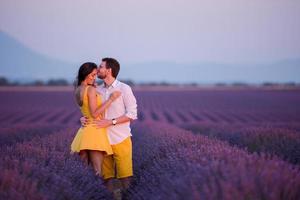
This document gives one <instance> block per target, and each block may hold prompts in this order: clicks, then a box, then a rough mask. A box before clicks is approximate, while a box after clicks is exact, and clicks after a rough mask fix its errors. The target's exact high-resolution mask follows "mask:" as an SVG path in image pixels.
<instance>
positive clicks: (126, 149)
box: [102, 137, 133, 179]
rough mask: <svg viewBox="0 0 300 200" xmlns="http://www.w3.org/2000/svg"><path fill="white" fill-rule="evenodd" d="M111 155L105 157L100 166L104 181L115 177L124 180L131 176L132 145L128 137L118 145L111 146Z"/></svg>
mask: <svg viewBox="0 0 300 200" xmlns="http://www.w3.org/2000/svg"><path fill="white" fill-rule="evenodd" d="M111 147H112V150H113V155H109V156H105V157H104V160H103V165H102V175H103V178H104V179H108V178H114V177H116V175H115V174H116V173H115V171H117V178H125V177H129V176H132V175H133V170H132V143H131V138H130V137H128V138H126V139H125V140H123V141H122V142H121V143H119V144H115V145H111Z"/></svg>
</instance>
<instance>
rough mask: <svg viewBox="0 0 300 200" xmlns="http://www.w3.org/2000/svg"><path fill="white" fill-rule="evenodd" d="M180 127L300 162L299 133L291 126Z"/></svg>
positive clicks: (255, 150)
mask: <svg viewBox="0 0 300 200" xmlns="http://www.w3.org/2000/svg"><path fill="white" fill-rule="evenodd" d="M182 127H183V128H185V129H187V130H191V131H193V132H194V133H197V134H202V135H206V136H208V137H211V138H217V139H220V140H224V141H227V142H229V143H230V144H231V145H236V146H238V147H241V148H246V149H247V150H248V151H250V152H258V153H260V152H264V153H269V154H272V155H277V156H279V157H281V158H282V159H284V160H287V161H289V162H291V163H293V164H299V163H300V133H299V131H296V130H294V129H293V128H291V129H289V128H286V127H288V126H286V127H285V126H278V125H276V124H260V125H255V126H249V125H248V126H242V125H225V124H212V123H196V124H185V125H182Z"/></svg>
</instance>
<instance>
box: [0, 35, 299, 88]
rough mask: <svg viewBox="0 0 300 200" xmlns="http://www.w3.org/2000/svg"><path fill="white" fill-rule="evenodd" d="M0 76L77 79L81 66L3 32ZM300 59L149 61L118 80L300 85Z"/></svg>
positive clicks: (128, 67) (124, 66)
mask: <svg viewBox="0 0 300 200" xmlns="http://www.w3.org/2000/svg"><path fill="white" fill-rule="evenodd" d="M0 60H1V62H0V76H5V77H6V78H8V79H9V80H19V81H23V82H24V81H29V80H30V81H32V80H37V79H40V80H48V79H49V78H55V79H58V78H64V79H67V80H68V81H72V80H74V78H75V76H76V72H77V70H78V66H79V64H73V63H67V62H63V61H60V60H57V59H54V58H50V57H47V56H45V55H42V54H39V53H37V52H34V51H32V50H31V49H29V48H28V47H26V46H24V45H23V44H21V43H20V42H18V41H17V40H15V39H14V38H12V37H10V36H9V35H7V34H5V33H3V32H1V31H0ZM299 74H300V59H290V60H283V61H280V62H275V63H272V64H268V65H267V64H264V65H263V64H256V65H253V64H251V65H250V64H222V63H213V62H206V63H175V62H146V63H136V64H128V63H121V71H120V75H119V78H120V79H126V80H132V81H134V82H137V83H145V82H168V83H234V82H244V83H264V82H279V83H285V82H297V83H300V76H299Z"/></svg>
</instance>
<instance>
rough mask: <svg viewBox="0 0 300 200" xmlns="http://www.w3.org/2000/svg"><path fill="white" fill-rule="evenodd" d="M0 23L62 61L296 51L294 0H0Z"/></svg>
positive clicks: (255, 58)
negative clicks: (112, 56)
mask: <svg viewBox="0 0 300 200" xmlns="http://www.w3.org/2000/svg"><path fill="white" fill-rule="evenodd" d="M0 5H1V6H0V30H2V31H4V32H6V33H8V34H10V35H12V36H13V37H14V38H16V39H18V40H19V41H21V42H22V43H24V44H25V45H26V46H28V47H30V48H32V49H34V50H35V51H38V52H41V53H43V54H46V55H49V56H51V57H54V58H59V59H62V60H65V61H75V62H77V61H81V60H87V59H97V58H99V57H103V56H106V55H114V56H115V57H117V58H119V59H120V60H121V61H123V62H129V63H136V62H147V61H175V62H179V63H181V62H199V61H200V62H202V61H212V62H221V63H244V62H247V63H248V62H253V63H257V62H273V61H277V60H281V59H289V58H299V57H300V37H299V35H300V20H299V19H300V1H298V0H276V1H274V0H263V1H262V0H251V1H249V0H219V1H217V0H206V1H201V0H185V1H183V0H182V1H177V0H164V1H157V2H155V1H144V0H135V1H126V0H123V1H103V0H88V1H87V0H85V1H83V0H82V1H79V0H76V1H74V0H68V1H61V0H53V1H41V0H26V1H15V0H1V3H0Z"/></svg>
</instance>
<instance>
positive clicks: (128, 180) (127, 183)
mask: <svg viewBox="0 0 300 200" xmlns="http://www.w3.org/2000/svg"><path fill="white" fill-rule="evenodd" d="M120 181H121V184H122V188H123V190H127V189H128V188H129V186H130V183H131V177H126V178H120Z"/></svg>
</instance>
